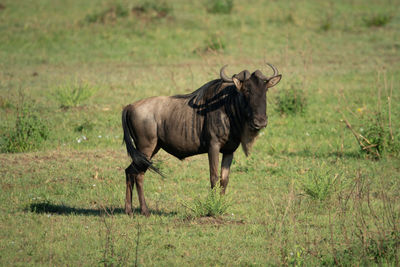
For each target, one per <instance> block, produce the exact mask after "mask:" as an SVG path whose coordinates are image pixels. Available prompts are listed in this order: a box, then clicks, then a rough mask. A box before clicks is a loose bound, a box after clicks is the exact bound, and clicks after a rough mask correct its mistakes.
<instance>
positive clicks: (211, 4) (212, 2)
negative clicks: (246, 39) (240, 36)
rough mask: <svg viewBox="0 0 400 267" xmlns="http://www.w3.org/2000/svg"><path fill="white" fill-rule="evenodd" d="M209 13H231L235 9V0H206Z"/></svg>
mask: <svg viewBox="0 0 400 267" xmlns="http://www.w3.org/2000/svg"><path fill="white" fill-rule="evenodd" d="M206 9H207V12H208V13H213V14H230V13H231V11H232V9H233V0H209V1H207V2H206Z"/></svg>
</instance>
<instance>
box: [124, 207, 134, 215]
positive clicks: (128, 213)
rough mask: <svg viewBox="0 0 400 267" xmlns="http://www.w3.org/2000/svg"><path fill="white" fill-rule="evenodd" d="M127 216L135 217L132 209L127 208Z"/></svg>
mask: <svg viewBox="0 0 400 267" xmlns="http://www.w3.org/2000/svg"><path fill="white" fill-rule="evenodd" d="M125 214H126V215H129V216H132V215H133V212H132V208H125Z"/></svg>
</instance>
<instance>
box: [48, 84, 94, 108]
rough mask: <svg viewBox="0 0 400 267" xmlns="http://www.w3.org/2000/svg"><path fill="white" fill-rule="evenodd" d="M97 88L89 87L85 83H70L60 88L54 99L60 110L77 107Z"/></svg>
mask: <svg viewBox="0 0 400 267" xmlns="http://www.w3.org/2000/svg"><path fill="white" fill-rule="evenodd" d="M96 91H97V88H95V87H91V86H89V85H88V84H87V83H82V82H80V83H78V82H72V83H69V84H66V85H63V86H60V87H59V88H58V89H57V90H56V92H55V98H56V99H57V100H58V102H59V103H60V106H61V107H62V108H70V107H77V106H79V105H81V104H82V103H83V102H84V101H86V100H87V99H89V98H90V97H91V96H92V95H93V94H94V93H95V92H96Z"/></svg>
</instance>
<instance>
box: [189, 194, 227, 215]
mask: <svg viewBox="0 0 400 267" xmlns="http://www.w3.org/2000/svg"><path fill="white" fill-rule="evenodd" d="M220 192H221V188H220V187H219V186H216V187H214V189H212V190H210V192H209V193H208V196H207V197H206V199H205V200H203V201H202V200H200V199H195V200H194V203H193V206H187V207H188V208H189V209H190V210H192V212H193V213H194V216H195V217H204V216H212V217H215V216H218V215H222V214H224V213H225V212H226V210H227V209H228V208H229V207H230V206H231V201H230V200H229V199H228V198H227V197H226V196H225V195H221V194H220Z"/></svg>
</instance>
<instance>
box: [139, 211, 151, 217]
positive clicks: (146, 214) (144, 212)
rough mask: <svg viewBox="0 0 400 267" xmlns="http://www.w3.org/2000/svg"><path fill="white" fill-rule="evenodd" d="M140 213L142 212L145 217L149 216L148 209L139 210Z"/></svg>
mask: <svg viewBox="0 0 400 267" xmlns="http://www.w3.org/2000/svg"><path fill="white" fill-rule="evenodd" d="M140 214H142V215H144V216H146V217H149V216H150V212H149V211H148V210H142V211H141V212H140Z"/></svg>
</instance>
